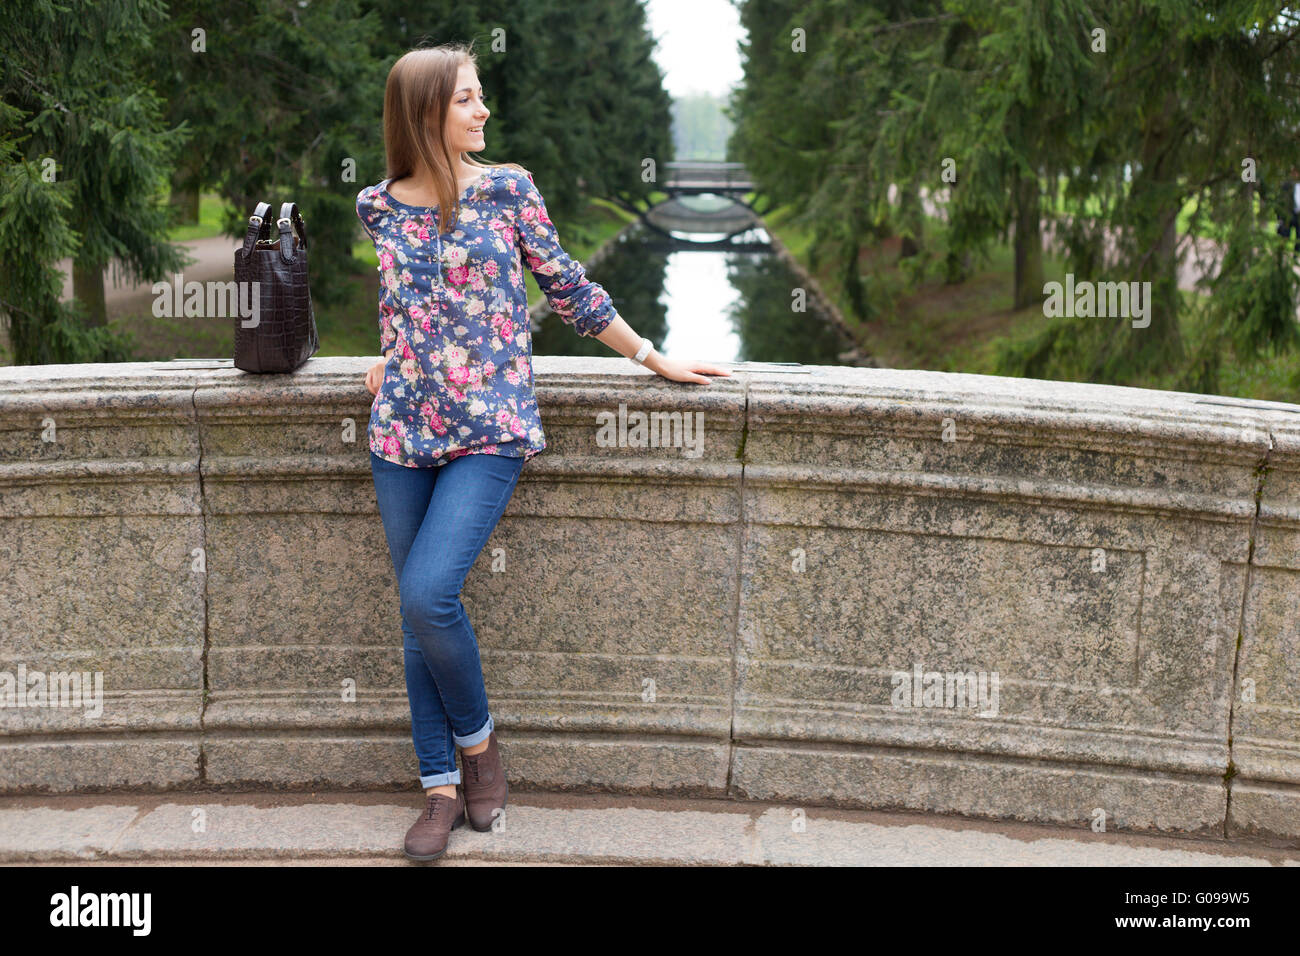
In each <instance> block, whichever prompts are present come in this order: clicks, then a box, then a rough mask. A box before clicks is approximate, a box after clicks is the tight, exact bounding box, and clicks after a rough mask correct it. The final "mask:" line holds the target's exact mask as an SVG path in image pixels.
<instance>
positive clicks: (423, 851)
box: [403, 788, 465, 862]
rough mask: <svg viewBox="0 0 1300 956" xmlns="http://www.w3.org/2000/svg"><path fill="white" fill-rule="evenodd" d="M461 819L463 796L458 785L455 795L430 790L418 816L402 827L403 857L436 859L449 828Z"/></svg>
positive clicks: (443, 844)
mask: <svg viewBox="0 0 1300 956" xmlns="http://www.w3.org/2000/svg"><path fill="white" fill-rule="evenodd" d="M464 822H465V797H464V796H463V795H462V794H461V792H460V790H459V788H458V789H457V790H456V797H455V799H452V798H451V797H444V796H443V795H442V794H440V793H431V794H429V795H428V796H427V797H426V798H425V804H424V809H423V810H421V811H420V819H418V820H416V821H415V823H413V824H411V829H409V830H407V831H406V844H405V845H404V846H403V850H404V852H405V853H406V855H407V857H408V858H409V859H412V860H419V861H421V862H424V861H427V860H436V859H438V857H440V856H442V855H443V854H444V853H446V852H447V840H448V838H449V837H450V836H451V831H452V830H454V829H456V827H458V826H460V825H461V824H462V823H464Z"/></svg>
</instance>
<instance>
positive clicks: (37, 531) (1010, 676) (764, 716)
mask: <svg viewBox="0 0 1300 956" xmlns="http://www.w3.org/2000/svg"><path fill="white" fill-rule="evenodd" d="M369 362H370V359H368V358H330V359H312V360H311V361H310V362H309V363H308V364H307V365H306V366H305V367H304V368H302V369H301V370H299V371H298V372H297V373H295V374H293V375H291V376H253V375H247V374H245V373H243V372H241V371H239V370H236V369H233V368H229V367H224V368H221V367H217V368H212V367H203V364H202V363H183V362H173V363H131V364H115V365H77V366H43V367H18V368H4V369H0V703H3V704H4V705H5V706H0V792H7V793H18V792H72V791H93V790H101V789H109V788H141V789H167V788H201V787H222V788H242V787H293V788H309V787H335V788H338V787H342V788H351V787H388V786H403V787H415V786H416V783H415V777H416V767H415V759H414V754H413V752H412V749H411V742H410V735H409V712H408V710H407V703H406V696H405V690H404V683H403V678H402V652H401V632H400V612H399V602H398V593H397V586H396V581H395V578H394V575H393V569H392V564H391V562H390V559H389V556H388V552H387V547H386V543H385V540H384V536H383V530H382V527H381V525H380V521H379V515H378V511H377V508H376V504H375V498H374V492H373V486H372V483H371V477H370V469H369V461H368V451H367V447H366V424H367V421H368V418H369V407H370V401H371V396H370V394H369V393H368V392H367V391H366V390H365V388H364V385H363V384H362V379H363V375H364V372H365V369H366V367H367V366H368V364H369ZM212 364H216V363H212ZM536 369H537V382H538V385H537V391H538V397H539V400H540V403H541V405H542V409H543V422H544V426H545V429H546V435H547V439H548V443H549V447H548V449H547V451H546V452H545V453H544V454H543V455H541V456H539V457H537V458H535V459H534V460H532V461H530V462H529V463H528V465H527V466H526V467H525V469H524V472H523V475H522V476H521V478H520V481H519V484H518V486H517V488H516V491H515V494H514V497H513V498H512V500H511V503H510V505H509V507H508V508H507V510H506V513H505V516H504V517H503V518H502V520H501V522H500V524H499V525H498V526H497V528H496V530H495V532H494V533H493V535H492V538H491V540H490V541H489V543H488V546H487V547H486V548H485V549H484V551H483V553H482V554H481V555H480V557H479V560H478V562H477V563H476V565H475V567H474V568H473V570H472V571H471V573H470V576H469V579H468V581H467V583H466V587H465V592H464V594H463V600H464V603H465V606H466V608H467V610H468V612H469V614H470V618H471V620H472V621H473V622H474V626H475V628H476V630H477V632H478V635H479V638H480V643H481V645H482V656H483V664H484V671H485V675H486V679H487V684H488V695H489V700H490V702H491V706H492V712H493V715H494V717H495V719H496V721H497V725H498V727H499V728H500V731H501V743H502V750H503V753H504V754H505V759H506V762H507V769H508V772H509V775H510V778H511V781H512V783H514V784H516V785H519V786H536V787H546V788H555V789H563V788H574V789H588V790H600V789H607V790H618V791H624V792H645V793H668V792H672V793H677V794H699V795H729V796H733V797H738V798H752V799H763V800H776V801H782V802H787V803H794V804H806V805H813V804H819V805H839V806H852V807H880V808H906V809H915V810H927V811H935V812H943V813H960V814H972V815H978V816H991V817H1006V818H1015V819H1021V820H1035V821H1045V822H1055V823H1065V824H1074V825H1079V826H1093V827H1094V828H1096V827H1098V826H1100V825H1104V826H1105V827H1106V829H1107V830H1115V829H1149V830H1161V831H1174V832H1205V833H1212V834H1223V833H1225V832H1226V833H1228V834H1234V833H1257V834H1265V835H1268V836H1273V837H1282V838H1286V839H1291V840H1300V406H1294V405H1285V404H1279V403H1266V402H1248V401H1243V400H1237V399H1230V398H1221V397H1215V396H1201V395H1190V394H1181V393H1170V392H1156V391H1149V390H1144V389H1126V388H1113V387H1106V386H1092V385H1077V384H1069V383H1056V382H1041V381H1033V380H1017V379H1004V378H991V377H983V376H971V375H952V374H943V373H927V372H908V371H897V370H882V369H865V368H830V367H809V366H804V367H800V368H797V369H794V370H788V369H787V370H782V369H781V368H779V367H768V366H761V365H759V366H747V367H742V368H741V369H739V370H738V371H737V373H736V374H735V375H734V376H732V377H731V378H728V379H718V380H715V382H714V383H713V384H711V385H709V386H707V387H705V386H695V385H685V384H676V383H669V382H667V381H665V380H663V379H659V378H658V377H656V376H654V375H652V374H651V373H649V372H647V371H646V370H643V369H640V368H638V367H636V366H633V365H632V364H631V363H629V362H627V361H626V360H623V359H619V358H608V359H578V358H558V357H549V358H548V357H541V358H538V359H537V360H536ZM620 405H622V406H625V411H626V413H627V414H628V416H629V417H630V419H631V421H630V424H631V425H632V426H635V424H636V422H635V419H636V413H637V412H644V413H647V414H649V413H653V412H661V413H667V414H669V415H676V416H678V417H679V420H680V417H681V416H689V420H690V421H692V422H693V423H697V424H701V425H702V427H703V431H702V432H701V433H699V434H698V435H697V434H695V433H692V434H691V436H690V437H692V438H699V437H702V439H703V441H702V445H700V446H698V447H692V446H691V445H690V444H688V443H684V442H680V438H681V436H680V435H667V436H664V440H663V441H660V442H655V443H653V445H652V446H650V447H637V446H636V443H635V436H636V430H635V427H633V428H632V429H631V430H630V431H629V432H628V434H627V436H626V437H627V438H628V439H629V440H624V441H616V442H615V443H614V444H611V443H610V442H609V441H606V440H605V439H606V437H608V435H609V434H611V433H612V434H613V435H614V436H615V438H616V439H617V438H619V429H618V426H617V425H615V426H614V427H613V428H612V429H608V428H607V429H605V430H604V431H602V429H601V424H600V422H599V421H598V418H597V416H599V415H601V413H609V414H610V415H611V416H613V417H614V418H615V419H617V416H618V415H619V409H620ZM672 438H678V439H679V442H678V444H673V443H672V441H671V439H672ZM56 673H67V674H71V673H77V674H85V675H87V676H86V678H85V688H84V689H85V693H84V694H83V695H82V697H81V698H77V697H76V695H75V694H74V693H71V691H75V690H77V689H78V688H76V687H75V685H72V684H70V683H67V682H65V686H64V687H63V690H64V691H65V692H67V693H65V694H64V695H63V697H62V698H61V700H60V703H61V706H57V707H56V706H51V703H52V701H51V700H50V699H48V698H54V697H58V696H59V694H58V693H56V692H52V693H50V694H48V695H47V699H46V700H44V701H41V700H40V699H39V695H36V694H35V693H34V691H35V689H36V688H37V687H38V686H40V685H41V680H40V678H38V677H36V676H34V675H38V674H40V675H47V677H48V678H49V679H48V680H47V681H46V685H47V686H50V684H51V681H53V680H54V678H53V675H55V674H56ZM95 676H98V677H99V678H100V679H101V680H102V685H101V687H102V696H99V697H95V695H93V694H92V693H91V692H90V688H91V686H92V683H93V679H94V677H95ZM92 698H94V699H95V700H98V701H99V703H98V704H95V703H92V701H91V699H92ZM97 711H98V712H97Z"/></svg>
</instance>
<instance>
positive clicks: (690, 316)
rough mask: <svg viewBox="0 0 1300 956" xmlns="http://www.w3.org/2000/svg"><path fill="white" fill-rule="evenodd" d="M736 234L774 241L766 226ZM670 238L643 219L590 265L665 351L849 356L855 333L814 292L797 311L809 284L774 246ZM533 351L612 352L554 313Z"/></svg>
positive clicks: (719, 357)
mask: <svg viewBox="0 0 1300 956" xmlns="http://www.w3.org/2000/svg"><path fill="white" fill-rule="evenodd" d="M678 235H679V236H685V234H678ZM693 238H696V239H701V238H703V239H712V238H718V237H716V236H710V235H703V236H696V237H693ZM736 238H737V239H740V240H742V241H745V242H747V243H759V242H761V243H764V244H766V243H767V242H768V235H767V233H766V231H765V230H763V229H762V227H761V226H756V227H754V228H753V229H750V230H749V231H748V232H746V233H742V234H741V235H740V236H737V237H736ZM667 245H668V240H667V239H666V238H665V237H664V236H663V235H661V234H659V233H657V232H655V231H654V230H652V229H650V228H649V227H647V226H646V225H645V224H644V223H640V222H638V223H635V224H634V225H632V226H630V227H628V228H627V229H625V230H624V231H623V232H622V233H621V234H620V236H619V237H618V239H617V240H615V241H614V245H613V247H612V248H610V249H609V250H608V252H607V254H606V255H605V256H604V257H603V258H601V259H600V260H599V262H598V263H597V264H596V265H595V266H593V267H591V268H589V269H587V275H588V276H589V277H590V278H591V279H592V280H593V281H595V282H599V283H600V284H601V285H602V286H604V287H605V289H606V291H608V292H609V294H610V295H611V296H612V297H613V300H614V305H615V307H616V308H617V309H618V311H619V314H620V315H621V316H623V318H624V319H625V320H626V321H627V323H628V325H630V326H631V327H632V328H633V329H634V330H635V331H636V332H637V333H638V334H640V335H644V336H646V337H647V338H649V339H650V340H651V341H652V342H654V344H655V347H656V348H657V349H658V350H659V351H660V352H661V353H662V354H664V355H668V356H671V357H673V358H688V359H699V360H701V361H716V362H798V363H801V364H804V365H842V364H844V363H843V362H841V361H840V360H839V358H838V356H839V355H840V353H842V352H844V351H846V350H847V349H849V348H850V347H851V346H852V342H850V341H849V340H848V339H847V337H845V336H843V335H842V334H841V333H840V332H839V330H838V326H837V325H836V324H835V322H834V321H833V320H832V318H831V317H830V316H829V315H827V314H826V313H825V312H824V311H823V310H821V309H820V308H819V307H818V305H817V301H816V299H814V298H813V297H812V296H807V297H806V299H807V306H806V308H807V311H803V312H795V311H793V310H792V308H791V305H792V302H793V301H794V300H793V297H792V291H793V290H794V289H795V288H800V287H805V286H806V283H805V282H804V281H802V280H801V279H800V277H799V275H798V274H797V273H796V272H795V271H793V270H792V269H790V268H789V267H788V266H787V265H786V264H785V262H783V261H782V260H781V258H780V257H779V256H778V255H776V253H774V252H770V251H768V252H750V251H744V252H739V251H727V250H724V249H722V248H719V247H704V248H694V249H692V248H686V247H685V243H683V244H682V246H683V247H682V248H677V249H675V250H669V249H667V248H666V246H667ZM584 266H585V263H584ZM533 352H534V353H535V354H537V355H591V356H606V357H607V356H608V355H609V354H610V351H609V347H608V346H606V345H605V344H603V343H602V342H599V341H597V340H596V339H594V338H584V337H582V336H580V335H578V334H577V333H576V332H575V331H574V330H573V329H572V328H571V327H569V326H566V325H564V324H563V323H561V322H560V320H559V318H558V317H557V316H555V315H554V314H553V313H550V312H548V313H546V315H545V316H544V317H543V319H542V320H541V330H540V331H538V332H535V333H534V335H533Z"/></svg>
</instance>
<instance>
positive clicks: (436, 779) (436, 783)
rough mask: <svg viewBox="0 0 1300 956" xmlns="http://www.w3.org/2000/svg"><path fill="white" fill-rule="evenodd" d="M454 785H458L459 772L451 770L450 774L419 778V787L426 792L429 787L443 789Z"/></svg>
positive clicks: (436, 774)
mask: <svg viewBox="0 0 1300 956" xmlns="http://www.w3.org/2000/svg"><path fill="white" fill-rule="evenodd" d="M454 783H460V771H459V770H453V771H452V772H451V773H435V774H431V775H430V776H427V777H421V778H420V786H422V787H424V789H426V790H428V789H429V788H430V787H445V786H448V785H450V784H454Z"/></svg>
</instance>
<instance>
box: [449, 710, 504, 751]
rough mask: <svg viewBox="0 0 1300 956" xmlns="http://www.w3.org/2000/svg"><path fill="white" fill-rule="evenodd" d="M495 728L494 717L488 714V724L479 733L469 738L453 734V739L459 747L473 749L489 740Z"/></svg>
mask: <svg viewBox="0 0 1300 956" xmlns="http://www.w3.org/2000/svg"><path fill="white" fill-rule="evenodd" d="M495 728H496V724H494V723H493V722H492V715H491V714H488V719H487V723H486V724H484V725H483V728H482V729H481V730H479V731H478V732H477V733H473V734H470V735H469V736H468V737H457V736H456V735H455V734H452V735H451V739H452V740H453V741H454V742H455V744H456V746H457V747H473V746H474V745H475V744H481V743H482V742H483V741H485V740H487V739H488V737H490V736H491V734H492V731H493V730H494V729H495Z"/></svg>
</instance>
